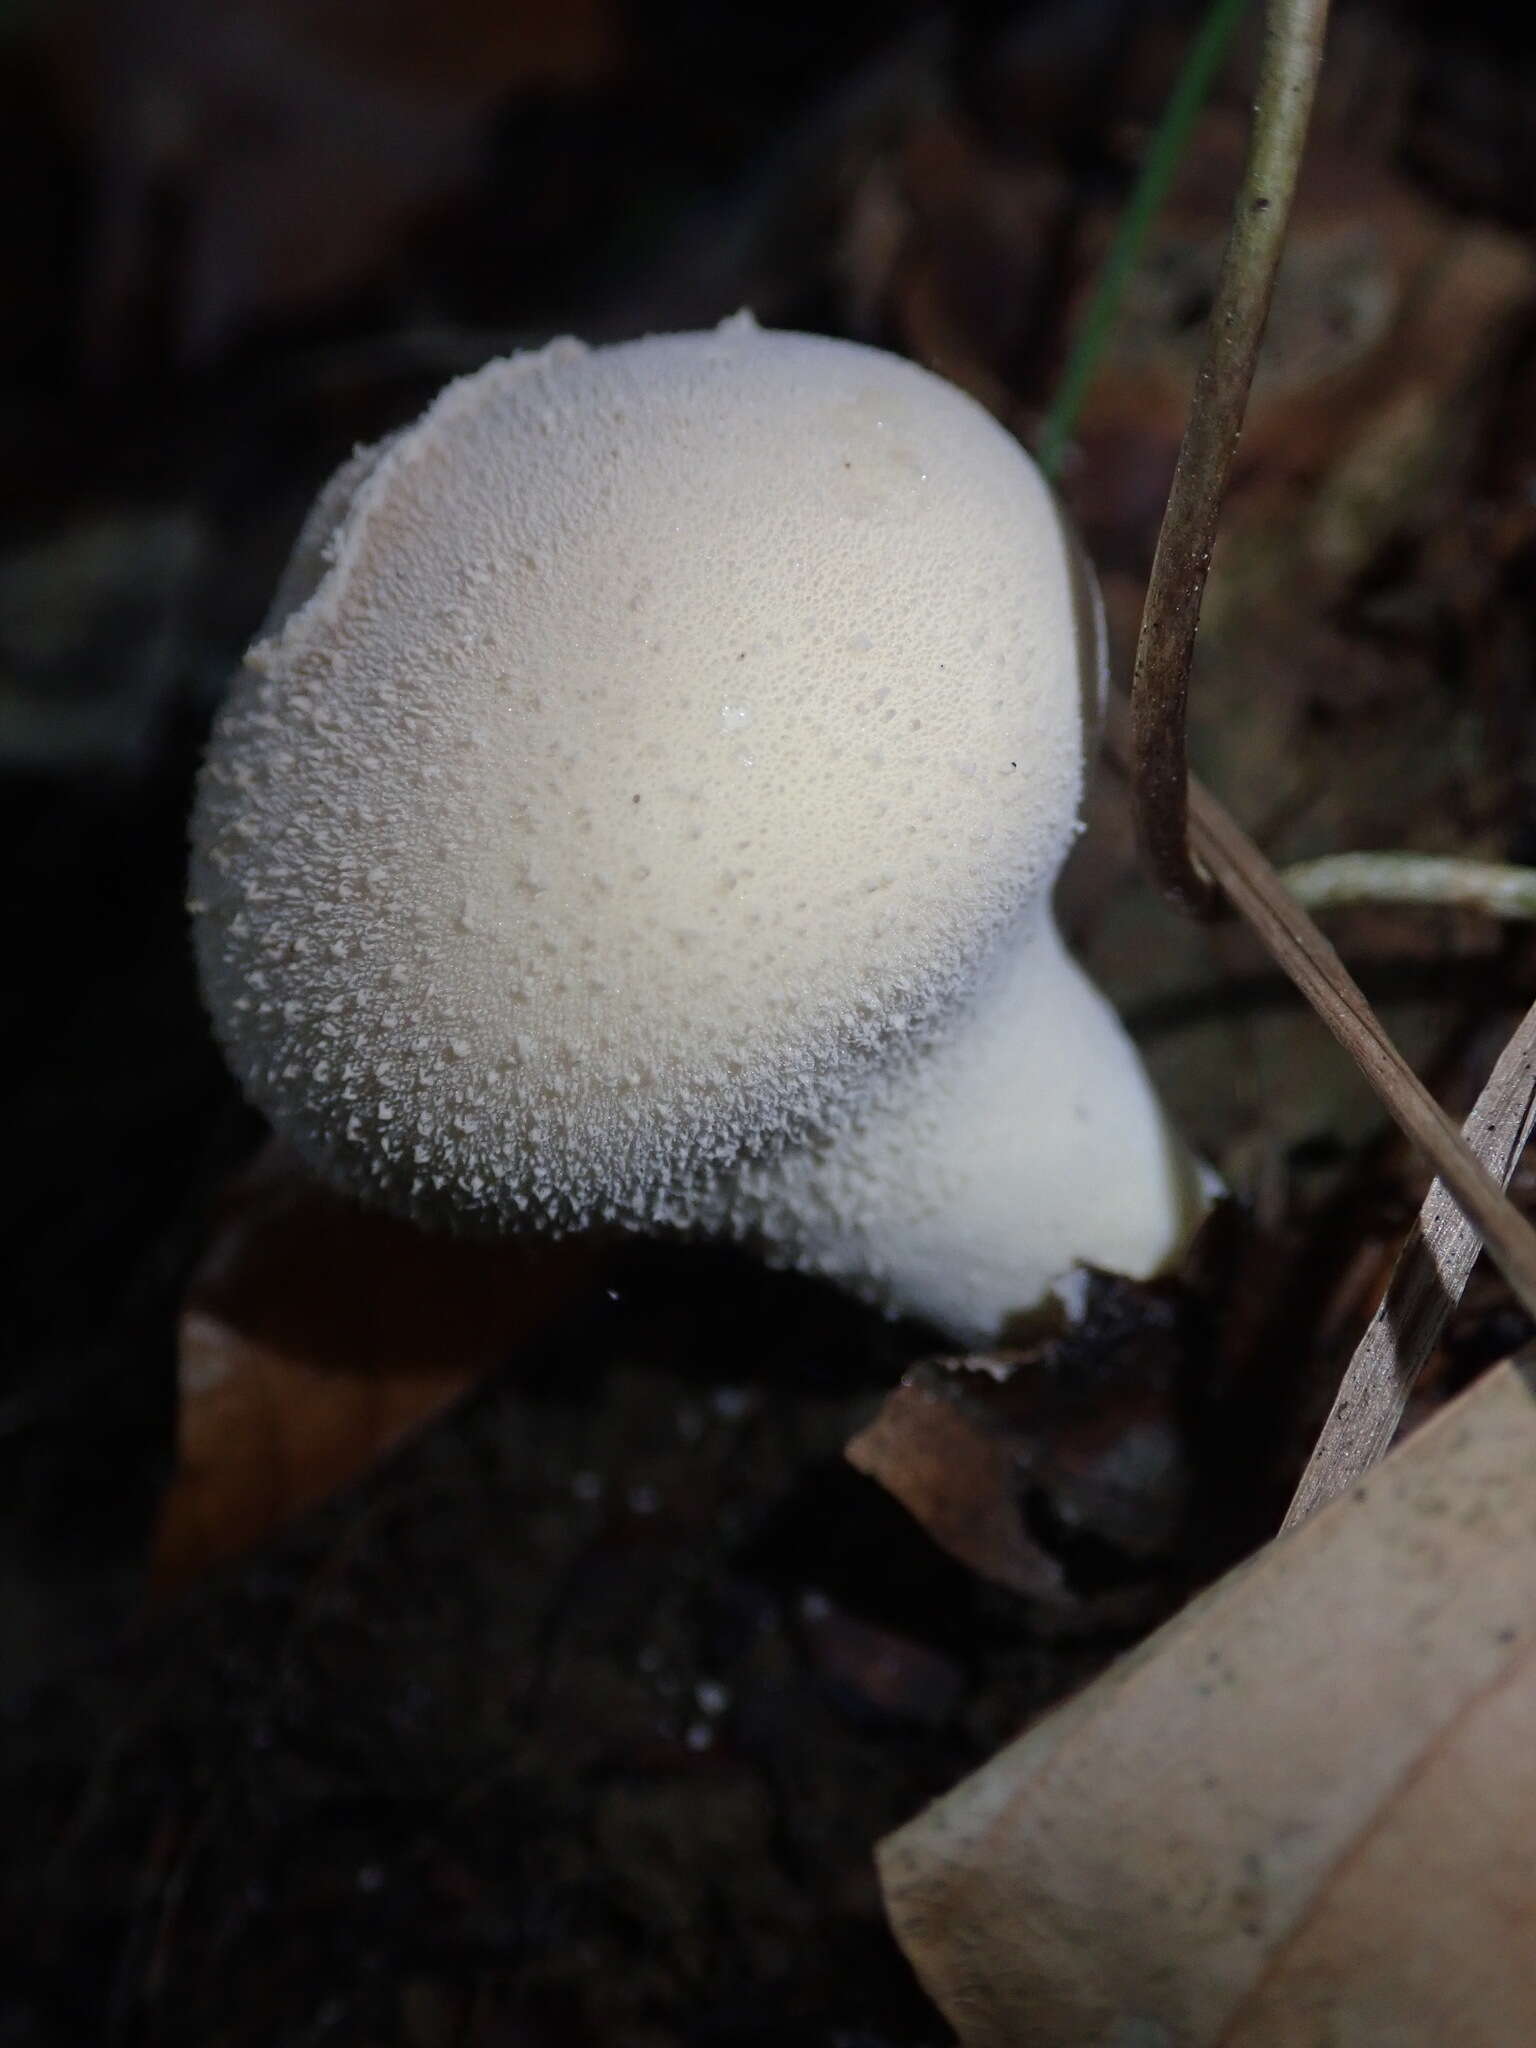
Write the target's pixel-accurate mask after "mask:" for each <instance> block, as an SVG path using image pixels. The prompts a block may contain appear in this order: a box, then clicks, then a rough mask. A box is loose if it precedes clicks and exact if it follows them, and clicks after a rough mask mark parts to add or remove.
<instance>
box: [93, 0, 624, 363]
mask: <svg viewBox="0 0 1536 2048" xmlns="http://www.w3.org/2000/svg"><path fill="white" fill-rule="evenodd" d="M619 45H620V32H619V24H618V18H617V14H616V12H615V11H614V9H613V8H612V6H611V4H610V0H434V4H433V5H432V6H430V7H425V6H407V7H379V6H376V5H374V4H372V0H220V4H219V5H218V6H214V7H210V6H205V5H203V4H202V0H91V4H89V5H86V6H84V7H80V8H76V9H73V10H70V11H69V12H68V13H67V15H66V16H65V17H64V18H63V19H62V20H61V22H60V24H59V27H58V31H57V33H56V35H55V37H54V48H55V59H56V64H57V67H58V72H59V76H60V80H61V84H62V86H63V88H64V92H65V95H66V98H67V100H68V101H69V103H70V104H71V106H72V109H73V112H74V114H75V118H76V120H77V122H78V124H79V126H80V127H81V129H82V131H83V132H84V133H85V134H86V135H87V136H88V137H89V138H90V140H91V143H92V145H93V147H94V148H95V150H96V152H97V156H98V163H97V166H96V168H97V174H98V175H97V188H96V208H97V220H96V224H95V226H96V233H95V249H94V263H93V268H92V274H91V275H90V277H89V279H88V280H87V286H88V289H87V300H88V305H87V324H88V329H89V344H90V347H91V350H92V353H93V355H94V357H95V358H96V362H97V365H98V367H99V368H102V369H111V368H115V367H116V366H117V358H118V356H119V355H120V354H121V353H122V352H123V351H124V349H125V348H126V347H128V346H129V345H130V343H131V342H134V341H141V340H142V336H141V335H140V334H139V333H138V332H137V330H140V329H143V328H145V327H146V326H148V327H151V328H152V327H153V325H154V315H155V312H156V311H157V310H158V309H156V308H153V307H152V306H150V305H149V304H147V301H148V300H150V299H152V298H154V297H155V296H157V295H163V296H164V298H165V299H166V300H167V301H168V305H167V306H166V307H165V309H164V312H165V313H167V314H168V315H169V322H170V325H171V327H172V330H173V332H174V336H175V339H176V342H177V343H178V345H179V346H180V348H181V350H182V352H183V353H184V354H185V355H186V356H187V357H189V358H194V359H199V360H204V359H209V358H212V357H213V356H215V355H217V354H218V353H219V352H220V351H221V350H222V349H224V348H225V347H226V346H227V345H228V344H229V343H230V342H231V341H232V340H234V339H235V338H236V337H237V336H238V335H239V334H241V333H242V332H243V331H244V330H245V329H246V328H247V327H248V326H250V325H251V324H253V323H255V322H259V321H262V320H265V319H270V318H272V317H273V316H274V315H287V314H292V313H294V312H296V311H308V310H312V309H313V308H315V307H316V306H319V305H323V304H325V303H326V302H328V301H334V300H335V299H336V298H337V297H339V296H342V295H344V294H345V293H347V292H349V291H352V290H354V289H356V288H357V287H358V286H359V285H360V284H363V283H365V282H367V281H368V280H369V279H371V278H373V277H374V276H376V275H377V274H378V273H379V272H380V271H381V270H382V269H384V268H385V267H386V265H387V263H388V261H389V259H390V257H391V255H392V254H393V252H394V250H395V249H396V247H397V245H398V242H399V240H400V238H401V236H402V235H404V234H405V233H408V232H409V231H410V230H412V229H414V228H416V227H418V226H419V225H420V224H421V223H422V222H423V221H424V220H426V219H428V218H430V217H431V216H432V214H433V213H434V212H436V211H437V210H439V209H440V208H441V207H442V206H443V205H444V203H445V202H447V201H449V200H451V199H453V198H455V197H457V196H458V195H459V194H460V193H462V192H463V191H465V190H467V189H468V188H469V187H470V186H471V185H472V183H473V180H474V178H475V177H476V175H477V174H478V173H479V172H480V169H481V165H482V162H483V159H484V156H485V153H486V150H487V148H488V146H489V141H490V135H491V128H492V124H493V122H494V120H495V118H496V115H497V113H498V111H499V109H500V108H501V107H502V106H503V105H504V104H505V102H506V101H507V100H508V99H509V98H510V97H511V96H513V95H515V94H517V93H520V92H524V93H525V92H530V91H532V92H537V91H540V90H548V89H551V88H553V89H558V90H574V89H590V88H592V87H593V86H595V85H596V84H598V83H599V82H601V81H602V80H604V79H605V78H607V77H608V76H609V75H610V73H611V71H612V69H613V67H614V65H615V64H616V62H617V59H618V52H619ZM167 221H172V222H174V223H175V224H176V225H175V229H174V233H173V234H171V235H168V233H167V228H166V223H167ZM146 315H148V316H149V317H148V319H146Z"/></svg>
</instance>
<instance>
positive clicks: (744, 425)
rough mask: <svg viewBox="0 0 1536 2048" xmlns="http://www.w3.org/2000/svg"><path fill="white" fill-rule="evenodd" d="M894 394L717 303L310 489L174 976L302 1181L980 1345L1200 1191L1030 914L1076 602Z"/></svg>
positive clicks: (1085, 663)
mask: <svg viewBox="0 0 1536 2048" xmlns="http://www.w3.org/2000/svg"><path fill="white" fill-rule="evenodd" d="M1085 589H1086V586H1085V582H1084V579H1083V576H1082V574H1081V572H1080V570H1079V569H1078V567H1077V566H1076V563H1075V557H1074V552H1073V549H1072V545H1071V543H1070V542H1069V540H1068V539H1067V537H1066V536H1065V534H1064V532H1063V529H1062V526H1061V522H1060V519H1059V516H1058V513H1057V511H1056V507H1055V504H1054V502H1053V500H1052V497H1051V495H1050V493H1049V491H1048V490H1047V488H1046V486H1045V484H1044V483H1043V482H1042V480H1041V478H1040V476H1039V474H1038V472H1037V471H1036V470H1035V468H1034V466H1033V464H1032V463H1031V462H1030V461H1029V459H1028V457H1027V456H1026V455H1025V454H1024V453H1023V452H1022V450H1021V449H1020V448H1019V447H1018V445H1017V443H1016V442H1015V441H1013V440H1012V438H1011V437H1010V436H1009V435H1008V434H1007V433H1005V432H1004V430H1003V429H1002V428H1001V427H1000V426H998V425H997V423H996V422H995V421H994V420H993V419H992V418H991V417H990V416H989V415H988V414H987V413H985V412H984V411H983V410H982V409H981V408H980V407H979V406H978V405H976V404H975V403H973V401H972V400H971V399H969V398H967V397H966V396H964V395H963V394H962V393H961V392H959V391H957V390H955V389H954V388H953V387H952V386H950V385H948V384H946V383H944V382H943V381H941V380H940V379H939V378H937V377H934V376H931V375H930V374H928V373H927V372H926V371H924V370H921V369H919V368H917V367H916V366H915V365H914V364H912V363H909V362H906V361H903V360H901V359H900V358H898V357H895V356H891V355H887V354H884V353H882V352H880V351H878V350H874V349H870V348H864V347H860V346H857V345H855V344H852V343H848V342H841V341H830V340H823V339H819V338H817V337H813V336H810V335H802V334H784V333H772V332H764V331H762V330H760V329H759V328H758V327H757V326H756V325H755V324H754V323H753V321H752V320H751V319H750V318H749V317H747V316H745V315H743V316H738V317H737V318H736V319H734V320H729V321H727V322H726V323H725V324H724V325H723V326H722V327H720V328H719V329H717V330H716V331H714V332H712V333H706V334H676V335H662V336H656V337H653V338H650V339H647V340H643V341H636V342H629V343H625V344H623V345H621V346H617V347H609V348H600V349H595V350H588V349H586V348H584V347H582V346H581V345H580V344H579V343H576V342H573V341H562V342H557V343H555V344H554V345H553V346H552V347H550V348H547V349H544V350H542V351H540V352H539V353H537V354H527V355H519V356H514V357H511V358H510V359H508V360H505V361H500V362H493V363H490V364H488V365H487V366H486V367H485V368H484V369H482V370H479V371H477V372H476V373H475V374H474V375H472V376H469V377H465V378H463V379H461V380H460V381H458V382H457V383H454V384H452V385H450V386H449V387H448V388H447V389H446V390H445V391H444V392H442V394H441V395H440V396H439V397H438V399H437V400H436V402H435V403H434V404H433V405H432V406H431V407H429V409H428V410H427V412H426V413H425V414H424V415H423V416H422V417H421V419H420V420H418V421H417V422H416V424H415V425H414V426H412V427H410V428H408V429H406V430H405V431H404V432H402V433H400V434H398V435H396V436H395V437H394V438H393V439H392V440H390V441H388V442H386V443H384V444H383V445H382V446H381V447H379V448H377V449H374V450H371V451H368V452H366V453H363V454H360V455H359V456H357V457H355V458H354V459H353V461H352V462H351V463H349V464H348V465H347V466H346V467H345V468H344V469H343V471H342V472H341V473H340V474H339V475H338V477H337V478H335V479H334V480H333V481H332V483H331V485H329V486H328V487H327V489H326V491H325V492H324V493H323V494H322V497H321V499H320V501H319V503H318V505H317V507H316V509H315V512H314V513H313V514H312V516H311V519H310V522H309V525H308V526H307V527H306V529H305V532H304V534H303V535H302V536H301V539H300V543H299V546H298V548H297V550H296V552H295V557H294V560H293V562H292V563H291V564H290V566H289V570H288V572H287V575H286V576H285V578H284V582H283V585H282V587H281V589H280V591H279V595H278V602H277V604H276V606H275V607H274V614H273V618H272V620H271V621H269V626H268V630H267V632H266V634H265V636H264V637H263V638H262V639H261V640H259V641H258V642H257V644H256V645H255V646H254V647H253V648H252V649H251V651H250V653H249V655H248V656H247V658H246V662H245V666H244V668H243V669H242V671H241V673H240V675H239V677H238V678H237V680H236V682H235V685H234V687H233V690H232V692H231V695H230V697H229V699H228V701H227V702H226V704H225V706H224V708H223V710H222V712H221V715H220V717H219V719H218V722H217V725H216V727H215V731H214V735H213V739H212V742H211V745H210V748H209V752H208V757H207V761H206V764H205V766H204V769H203V773H202V777H201V781H200V785H199V790H198V797H197V804H196V811H195V815H194V821H193V860H192V883H191V892H192V904H193V913H194V928H195V937H196V946H197V954H198V960H199V965H200V970H201V975H202V983H203V988H204V991H205V994H206V998H207V1002H208V1005H209V1008H210V1010H211V1013H212V1015H213V1018H214V1021H215V1025H216V1028H217V1030H218V1032H219V1035H220V1038H221V1040H222V1043H223V1045H224V1048H225V1051H226V1053H227V1055H228V1057H229V1059H230V1062H231V1064H232V1065H233V1067H234V1069H235V1071H236V1073H237V1075H238V1076H239V1078H240V1080H241V1082H242V1084H243V1085H244V1087H245V1088H246V1090H247V1092H248V1093H249V1095H250V1096H251V1098H252V1099H253V1100H254V1101H255V1102H256V1104H257V1105H258V1106H259V1107H260V1108H261V1109H262V1110H264V1111H265V1112H266V1113H267V1115H268V1116H269V1117H270V1118H271V1120H272V1122H273V1123H274V1124H275V1125H276V1126H277V1127H278V1129H279V1130H281V1131H282V1132H283V1133H285V1134H286V1135H287V1136H288V1137H289V1139H290V1140H292V1142H293V1143H294V1144H295V1145H296V1146H297V1147H298V1149H299V1150H300V1152H301V1153H302V1154H303V1155H304V1156H305V1157H306V1158H307V1159H308V1160H309V1161H310V1162H311V1163H312V1165H313V1166H315V1167H316V1168H317V1169H318V1170H319V1171H320V1172H322V1173H323V1174H325V1175H326V1176H327V1177H328V1178H330V1179H331V1180H333V1181H335V1182H338V1183H340V1184H342V1185H344V1186H346V1187H349V1188H351V1189H353V1190H355V1191H356V1192H357V1193H359V1194H361V1195H363V1196H366V1197H368V1198H371V1199H373V1200H375V1201H378V1202H381V1203H383V1204H384V1205H386V1206H388V1207H390V1208H393V1209H396V1210H400V1211H405V1212H408V1213H411V1214H414V1215H418V1216H421V1217H423V1218H425V1219H428V1220H432V1219H438V1220H443V1221H450V1222H453V1223H455V1224H457V1225H459V1226H461V1227H468V1228H472V1229H480V1230H486V1229H491V1230H497V1229H506V1228H509V1227H523V1226H530V1227H532V1226H537V1227H542V1228H546V1229H554V1230H561V1229H570V1228H575V1227H581V1226H584V1225H587V1224H590V1223H594V1222H598V1221H605V1220H606V1221H613V1222H618V1223H621V1224H624V1225H628V1226H631V1227H637V1228H658V1227H660V1228H683V1229H690V1230H692V1229H704V1230H712V1231H716V1232H720V1233H722V1234H727V1235H731V1236H734V1237H737V1238H741V1239H745V1240H747V1241H750V1242H753V1243H756V1244H758V1245H759V1246H761V1247H762V1248H763V1249H765V1250H766V1252H767V1253H768V1255H769V1256H770V1257H771V1258H773V1259H775V1260H777V1261H778V1262H780V1263H785V1264H792V1265H795V1266H798V1267H801V1268H804V1269H807V1270H811V1271H816V1272H821V1273H825V1274H829V1275H832V1276H834V1277H836V1278H838V1279H839V1280H842V1281H844V1282H845V1283H847V1284H848V1285H850V1286H851V1287H853V1288H855V1289H856V1290H857V1291H858V1292H860V1293H861V1294H863V1295H864V1296H866V1297H867V1298H869V1299H871V1300H874V1301H876V1302H879V1303H880V1304H882V1305H883V1306H885V1307H887V1308H890V1309H896V1310H903V1311H910V1312H915V1313H918V1314H921V1315H924V1316H927V1317H929V1318H930V1319H932V1320H933V1321H934V1322H936V1323H938V1324H940V1325H942V1326H944V1327H945V1328H946V1329H947V1330H948V1331H949V1332H950V1333H951V1334H952V1335H954V1336H955V1337H956V1338H959V1339H961V1340H965V1341H976V1340H984V1339H985V1338H987V1337H989V1336H991V1335H993V1334H994V1333H995V1331H996V1329H997V1327H998V1325H999V1323H1000V1322H1001V1320H1002V1319H1003V1317H1004V1316H1005V1315H1006V1314H1007V1313H1008V1312H1009V1311H1011V1310H1014V1309H1019V1308H1024V1307H1027V1306H1029V1305H1031V1304H1033V1303H1034V1302H1036V1301H1037V1300H1038V1299H1039V1298H1040V1297H1041V1295H1042V1294H1043V1293H1044V1292H1045V1291H1046V1290H1047V1289H1048V1288H1049V1287H1050V1286H1051V1285H1052V1284H1053V1283H1054V1282H1056V1281H1058V1280H1060V1279H1061V1278H1062V1277H1063V1276H1064V1275H1065V1274H1067V1273H1068V1272H1069V1270H1070V1269H1071V1268H1072V1267H1073V1266H1074V1265H1075V1264H1076V1263H1077V1262H1079V1261H1086V1262H1092V1263H1095V1264H1098V1265H1102V1266H1107V1267H1109V1268H1111V1269H1114V1270H1117V1271H1120V1272H1123V1273H1128V1274H1135V1275H1144V1274H1147V1273H1150V1272H1152V1271H1153V1270H1155V1269H1156V1268H1158V1267H1159V1266H1160V1265H1162V1264H1164V1263H1165V1262H1166V1261H1167V1260H1168V1259H1169V1258H1170V1257H1171V1256H1172V1255H1173V1254H1174V1253H1176V1252H1177V1250H1178V1249H1179V1247H1180V1246H1181V1244H1182V1243H1183V1241H1184V1240H1185V1238H1186V1236H1187V1234H1188V1231H1189V1228H1190V1225H1191V1222H1192V1220H1193V1218H1194V1216H1195V1214H1196V1212H1197V1209H1198V1196H1197V1194H1196V1191H1195V1183H1194V1179H1193V1176H1192V1174H1191V1171H1190V1167H1189V1163H1188V1160H1187V1158H1186V1156H1185V1154H1184V1153H1183V1152H1182V1150H1181V1149H1180V1147H1179V1145H1178V1144H1177V1142H1176V1141H1175V1139H1174V1138H1173V1137H1172V1135H1171V1134H1170V1132H1169V1129H1168V1127H1167V1125H1166V1123H1165V1121H1164V1118H1163V1116H1162V1113H1161V1111H1160V1109H1159V1107H1158V1104H1157V1102H1156V1100H1155V1098H1154V1095H1153V1093H1152V1090H1151V1087H1150V1085H1149V1083H1148V1081H1147V1078H1146V1076H1145V1074H1144V1072H1143V1069H1142V1067H1141V1064H1140V1062H1139V1060H1138V1058H1137V1056H1136V1053H1135V1051H1134V1049H1133V1048H1132V1046H1131V1044H1130V1041H1129V1040H1128V1038H1127V1037H1126V1035H1125V1033H1124V1032H1123V1030H1122V1029H1121V1027H1120V1025H1119V1023H1118V1022H1117V1021H1116V1019H1115V1018H1114V1016H1113V1015H1112V1013H1111V1012H1110V1010H1109V1008H1108V1007H1107V1005H1106V1004H1105V1003H1104V1001H1103V999H1102V998H1101V997H1100V996H1099V995H1098V994H1097V993H1096V992H1095V991H1094V989H1093V988H1092V987H1091V986H1090V984H1089V983H1088V982H1087V980H1086V979H1085V978H1084V976H1083V974H1082V973H1081V971H1080V970H1079V969H1078V968H1077V967H1076V966H1075V965H1074V963H1073V962H1072V961H1071V960H1070V959H1069V957H1068V956H1067V954H1066V952H1065V951H1064V949H1063V947H1062V944H1061V942H1060V939H1059V938H1058V936H1057V933H1056V930H1055V926H1054V924H1053V922H1052V919H1051V913H1050V905H1049V892H1050V889H1051V885H1052V883H1053V881H1054V879H1055V877H1056V874H1057V871H1058V869H1059V868H1060V866H1061V863H1062V860H1063V858H1064V857H1065V855H1066V852H1067V850H1068V847H1069V846H1070V844H1071V842H1072V839H1073V837H1074V835H1075V833H1076V831H1077V829H1078V825H1077V819H1078V807H1079V800H1080V796H1081V790H1082V778H1083V751H1084V700H1085V697H1086V698H1087V699H1088V700H1090V702H1091V700H1092V699H1093V698H1094V696H1095V694H1096V692H1097V689H1098V687H1099V684H1100V681H1101V673H1100V671H1101V652H1100V647H1099V640H1098V635H1097V633H1096V630H1095V616H1096V614H1095V611H1094V606H1093V602H1092V600H1091V599H1089V598H1088V597H1086V595H1085Z"/></svg>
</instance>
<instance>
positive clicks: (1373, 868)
mask: <svg viewBox="0 0 1536 2048" xmlns="http://www.w3.org/2000/svg"><path fill="white" fill-rule="evenodd" d="M1280 879H1281V880H1282V881H1283V882H1284V883H1285V886H1286V887H1287V888H1288V889H1289V890H1290V892H1291V894H1292V895H1293V896H1294V897H1295V898H1296V899H1297V901H1298V902H1300V903H1304V904H1305V905H1306V906H1307V908H1308V910H1338V909H1341V908H1343V907H1344V906H1345V905H1346V904H1355V903H1404V904H1412V905H1416V906H1418V907H1419V908H1422V909H1452V910H1480V911H1481V912H1482V913H1483V914H1484V916H1485V917H1501V918H1511V919H1518V918H1536V868H1515V867H1503V866H1501V865H1500V864H1499V863H1498V862H1497V861H1490V860H1456V859H1452V858H1450V857H1448V856H1443V855H1440V854H1433V853H1335V854H1329V855H1328V856H1327V857H1326V858H1324V859H1322V860H1303V861H1298V862H1296V864H1295V865H1294V866H1292V867H1288V868H1283V869H1282V870H1281V874H1280Z"/></svg>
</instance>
